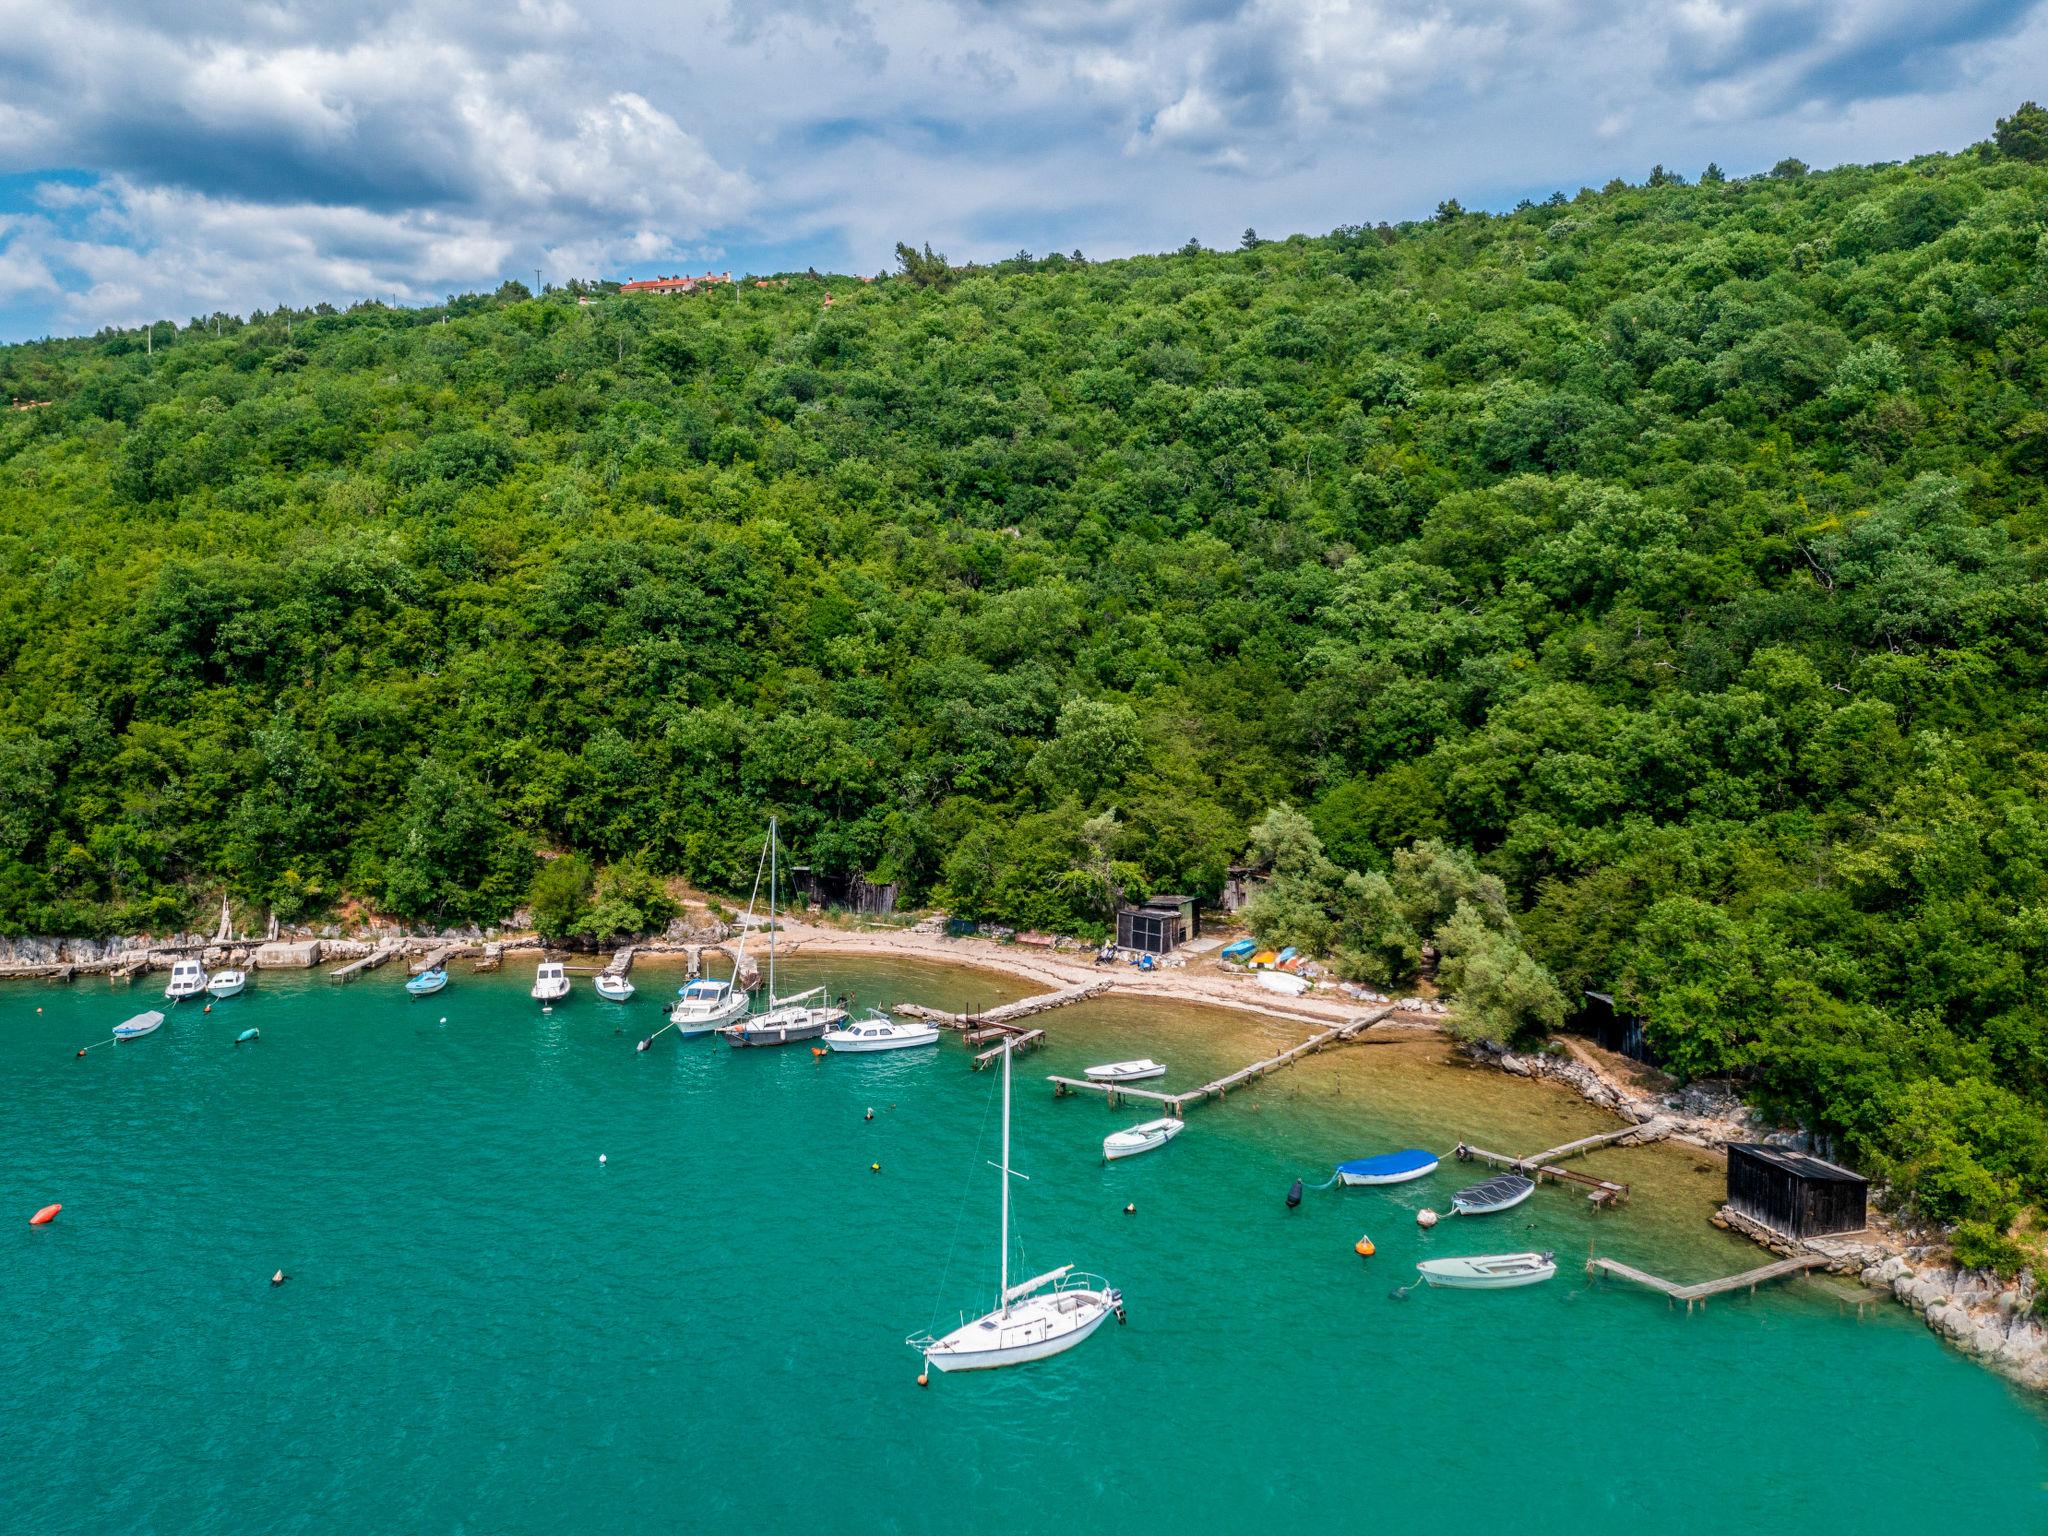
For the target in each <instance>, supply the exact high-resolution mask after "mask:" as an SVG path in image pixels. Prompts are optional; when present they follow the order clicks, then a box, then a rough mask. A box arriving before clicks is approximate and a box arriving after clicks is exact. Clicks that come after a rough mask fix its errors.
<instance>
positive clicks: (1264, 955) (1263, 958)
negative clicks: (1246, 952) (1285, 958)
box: [1245, 949, 1279, 971]
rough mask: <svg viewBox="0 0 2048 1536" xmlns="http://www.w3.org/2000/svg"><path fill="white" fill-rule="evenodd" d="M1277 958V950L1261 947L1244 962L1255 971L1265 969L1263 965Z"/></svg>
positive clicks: (1265, 965)
mask: <svg viewBox="0 0 2048 1536" xmlns="http://www.w3.org/2000/svg"><path fill="white" fill-rule="evenodd" d="M1278 958H1279V951H1277V950H1271V949H1262V950H1260V951H1259V952H1258V953H1257V954H1255V955H1253V956H1252V957H1251V959H1249V960H1247V961H1246V962H1245V964H1247V965H1249V966H1250V967H1251V968H1252V969H1253V970H1255V971H1257V970H1263V969H1265V967H1267V966H1269V965H1271V964H1272V963H1273V962H1274V961H1275V960H1277V959H1278Z"/></svg>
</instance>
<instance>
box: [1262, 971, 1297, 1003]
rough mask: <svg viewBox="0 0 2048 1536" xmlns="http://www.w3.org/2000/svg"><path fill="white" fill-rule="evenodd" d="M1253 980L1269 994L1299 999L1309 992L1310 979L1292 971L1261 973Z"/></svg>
mask: <svg viewBox="0 0 2048 1536" xmlns="http://www.w3.org/2000/svg"><path fill="white" fill-rule="evenodd" d="M1252 979H1253V980H1254V981H1256V982H1258V984H1259V985H1260V986H1262V987H1264V988H1265V989H1266V990H1267V991H1268V992H1278V993H1280V994H1281V995H1282V996H1283V997H1299V996H1301V994H1302V993H1304V992H1306V991H1307V990H1308V978H1307V977H1306V976H1297V975H1295V974H1294V972H1292V971H1260V972H1259V973H1258V975H1257V976H1255V977H1253V978H1252Z"/></svg>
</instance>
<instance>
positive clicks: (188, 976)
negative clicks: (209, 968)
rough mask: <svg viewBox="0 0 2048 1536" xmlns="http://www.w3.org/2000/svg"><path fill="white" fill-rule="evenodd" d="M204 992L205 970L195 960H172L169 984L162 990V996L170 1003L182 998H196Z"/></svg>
mask: <svg viewBox="0 0 2048 1536" xmlns="http://www.w3.org/2000/svg"><path fill="white" fill-rule="evenodd" d="M205 990H206V968H205V967H204V966H202V965H201V964H200V963H199V962H198V961H197V960H173V961H172V962H171V984H170V985H169V986H167V987H165V988H164V996H165V997H167V998H169V999H170V1000H171V1001H172V1002H174V1003H175V1002H178V1001H180V1000H181V999H183V998H187V997H197V996H198V995H199V994H200V993H202V992H204V991H205Z"/></svg>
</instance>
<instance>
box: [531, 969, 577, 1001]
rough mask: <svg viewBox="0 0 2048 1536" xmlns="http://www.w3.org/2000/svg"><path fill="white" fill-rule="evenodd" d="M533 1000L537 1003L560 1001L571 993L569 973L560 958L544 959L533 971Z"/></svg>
mask: <svg viewBox="0 0 2048 1536" xmlns="http://www.w3.org/2000/svg"><path fill="white" fill-rule="evenodd" d="M531 995H532V997H533V1000H534V1001H535V1002H537V1003H543V1004H551V1003H559V1002H560V1001H561V1000H562V999H563V998H565V997H567V996H568V995H569V973H568V972H567V971H565V970H563V969H562V962H561V961H559V960H543V961H541V963H540V965H539V966H538V968H536V969H535V971H534V973H533V992H532V994H531Z"/></svg>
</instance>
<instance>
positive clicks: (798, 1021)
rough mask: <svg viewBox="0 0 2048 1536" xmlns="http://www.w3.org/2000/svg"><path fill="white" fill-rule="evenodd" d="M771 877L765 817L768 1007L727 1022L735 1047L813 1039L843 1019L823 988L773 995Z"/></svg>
mask: <svg viewBox="0 0 2048 1536" xmlns="http://www.w3.org/2000/svg"><path fill="white" fill-rule="evenodd" d="M775 876H776V823H775V818H774V817H772V816H771V817H769V818H768V1009H767V1012H765V1013H760V1014H756V1015H755V1016H754V1017H752V1018H746V1019H741V1020H740V1021H739V1022H738V1023H735V1024H728V1025H727V1026H726V1027H725V1029H724V1030H723V1031H722V1033H723V1034H724V1035H725V1042H726V1044H727V1045H730V1046H732V1047H733V1048H734V1049H735V1050H737V1049H739V1048H740V1047H741V1046H745V1045H793V1044H794V1043H796V1042H797V1041H799V1040H815V1039H817V1038H818V1037H819V1036H820V1035H822V1034H824V1033H825V1031H826V1030H828V1029H830V1028H831V1027H832V1026H833V1025H835V1024H842V1023H844V1022H845V1021H846V1010H845V1009H844V1008H835V1007H834V1006H832V1004H831V1003H830V1002H829V1001H819V1002H815V1003H814V1002H813V1001H812V999H813V998H817V999H824V998H825V989H824V988H823V987H812V988H811V989H810V990H809V991H807V992H799V993H797V994H796V995H795V996H793V997H777V996H776V995H775Z"/></svg>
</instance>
